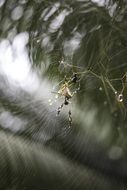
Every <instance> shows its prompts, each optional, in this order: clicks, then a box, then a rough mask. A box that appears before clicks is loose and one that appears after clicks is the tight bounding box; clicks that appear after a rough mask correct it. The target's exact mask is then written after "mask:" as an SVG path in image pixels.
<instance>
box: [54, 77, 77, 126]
mask: <svg viewBox="0 0 127 190" xmlns="http://www.w3.org/2000/svg"><path fill="white" fill-rule="evenodd" d="M75 84H78V88H74V89H73V91H72V87H73V86H74V85H75ZM79 90H80V80H79V78H78V76H77V73H74V74H73V75H72V77H70V78H67V77H65V78H64V80H63V82H62V84H61V85H59V89H58V91H57V92H56V93H57V95H58V97H59V96H60V97H61V96H62V97H64V102H63V103H62V104H61V105H60V106H59V107H58V110H57V115H59V114H60V112H61V110H62V108H63V107H64V105H66V106H67V105H69V103H70V100H71V98H72V97H73V96H74V94H75V93H77V91H79ZM68 121H69V127H71V126H72V116H71V110H69V112H68Z"/></svg>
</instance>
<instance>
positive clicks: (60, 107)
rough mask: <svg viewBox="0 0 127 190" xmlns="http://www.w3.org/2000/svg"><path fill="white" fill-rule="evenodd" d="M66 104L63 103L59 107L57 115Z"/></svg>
mask: <svg viewBox="0 0 127 190" xmlns="http://www.w3.org/2000/svg"><path fill="white" fill-rule="evenodd" d="M63 106H64V104H63V103H62V104H61V106H59V107H58V110H57V115H59V114H60V112H61V110H62V108H63Z"/></svg>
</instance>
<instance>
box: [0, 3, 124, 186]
mask: <svg viewBox="0 0 127 190" xmlns="http://www.w3.org/2000/svg"><path fill="white" fill-rule="evenodd" d="M126 12H127V1H126V0H121V1H117V0H116V1H115V0H100V1H97V0H74V1H71V0H63V1H62V0H58V1H55V0H52V1H48V0H10V1H8V0H1V2H0V42H1V41H2V40H3V39H8V40H9V41H10V43H13V40H14V38H15V36H16V35H17V34H19V33H21V32H27V33H28V34H29V42H28V44H27V50H28V52H29V59H30V61H31V64H32V68H33V70H34V71H36V72H37V73H38V76H39V77H40V80H41V81H43V80H45V79H46V80H48V81H50V83H51V86H52V83H53V82H54V81H58V82H60V81H61V80H63V79H64V78H65V76H67V77H68V78H70V77H71V76H72V75H73V73H78V77H79V79H81V80H80V91H79V92H78V93H77V94H76V95H75V97H74V98H72V116H73V117H72V119H73V126H72V128H71V129H70V128H68V126H67V125H68V124H67V122H68V118H67V117H68V116H67V114H68V113H66V116H64V115H62V113H61V115H60V117H59V118H56V115H55V112H51V110H50V108H48V107H49V105H48V106H47V105H45V100H42V99H34V95H33V94H30V93H27V92H25V91H23V89H20V88H19V89H18V90H16V89H15V88H14V87H10V85H9V83H8V82H7V81H6V80H5V78H4V76H2V75H1V74H0V81H1V84H0V114H1V115H2V114H3V112H4V111H6V112H7V113H6V114H7V117H8V121H9V118H11V117H15V118H16V117H18V119H19V120H16V121H15V122H16V123H18V122H19V121H20V120H21V121H23V122H24V123H23V124H22V127H21V128H20V129H19V130H18V129H17V130H16V131H15V130H12V129H8V128H7V127H5V126H4V124H5V123H2V124H1V123H0V129H1V131H3V132H2V134H3V133H4V132H5V133H9V134H10V132H11V133H12V134H13V135H14V136H15V135H16V136H17V137H16V138H18V137H19V136H20V137H22V138H23V139H27V140H29V141H31V142H33V141H35V144H36V143H37V144H38V143H39V144H44V145H45V146H46V147H50V148H51V149H52V150H55V151H57V153H61V154H62V155H63V156H64V157H66V158H68V159H70V162H72V163H73V162H74V163H75V162H76V164H79V165H80V166H82V167H83V169H85V167H86V166H87V167H89V168H90V169H91V170H92V172H93V171H94V172H95V173H94V175H95V176H96V177H98V173H96V172H100V173H101V174H102V176H103V175H104V176H106V179H105V180H106V182H105V183H104V184H106V185H107V184H109V186H110V185H111V184H112V185H111V186H110V187H109V188H107V186H106V185H103V186H99V187H98V184H101V182H100V181H101V180H100V181H98V183H97V184H95V188H94V187H93V188H92V187H90V186H89V187H86V188H85V189H113V188H114V189H116V187H117V185H114V184H115V183H116V184H117V182H116V181H117V180H116V181H115V180H114V178H116V179H117V178H118V180H119V181H120V183H119V182H118V183H119V188H118V189H124V185H123V186H121V181H122V184H124V183H125V181H126V180H125V179H126V177H127V149H126V147H127V138H126V136H127V126H126V123H127V98H126V97H127V85H126V82H127V53H126V51H127V39H126V35H127V13H126ZM11 88H14V89H13V92H11ZM40 88H41V87H40ZM5 89H6V90H5ZM8 89H9V90H8ZM45 91H46V89H42V94H44V92H45ZM51 91H52V89H51ZM13 93H14V94H13ZM14 95H16V96H14ZM67 109H68V108H67ZM8 112H9V113H11V114H10V115H9V114H8ZM66 112H68V111H66ZM2 117H3V116H2ZM14 124H15V123H14ZM12 125H13V124H12ZM1 131H0V132H1ZM13 140H14V139H13ZM19 141H20V139H19ZM12 144H13V143H12ZM21 144H22V142H21ZM0 146H1V147H2V145H0ZM12 146H13V145H12ZM14 146H15V145H14ZM19 146H20V145H19ZM21 146H22V145H21ZM5 147H6V146H5ZM5 149H6V148H5ZM28 149H29V147H28ZM5 152H6V150H5ZM42 152H43V150H42ZM30 154H31V153H30ZM34 154H35V155H36V153H34ZM38 154H39V153H37V155H38ZM5 157H6V153H5ZM7 157H9V155H7ZM99 159H100V162H99ZM24 160H25V158H24ZM42 160H43V159H42ZM43 161H44V160H43ZM37 162H39V161H38V160H37ZM53 162H54V161H53ZM63 162H64V161H63ZM97 162H98V163H97ZM40 165H41V162H40ZM74 166H75V164H74V165H73V167H74ZM93 169H94V170H93ZM75 175H76V174H75ZM83 175H84V176H86V174H83ZM110 175H111V176H112V178H113V180H114V181H115V182H114V181H111V182H110V183H109V181H110V179H109V178H110ZM104 176H103V177H104ZM107 176H108V177H109V178H108V180H107ZM103 177H102V178H103ZM88 178H89V174H88ZM100 179H101V177H100ZM65 180H66V179H65ZM73 180H74V179H70V183H71V182H72V181H73ZM85 180H87V179H85ZM97 180H98V179H97ZM95 181H96V179H95ZM102 181H103V180H102ZM77 184H78V183H77ZM125 185H127V184H125ZM85 186H87V183H86V184H83V186H82V188H83V189H84V187H85ZM16 188H17V187H16ZM36 188H37V187H36ZM47 188H48V187H47ZM68 188H74V187H73V186H71V185H70V186H69V187H68ZM12 189H13V188H12ZM14 189H15V187H14ZM24 189H25V187H24ZM38 189H40V187H38ZM77 189H81V186H80V185H77ZM125 189H126V187H125Z"/></svg>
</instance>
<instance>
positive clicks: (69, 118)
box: [68, 110, 72, 127]
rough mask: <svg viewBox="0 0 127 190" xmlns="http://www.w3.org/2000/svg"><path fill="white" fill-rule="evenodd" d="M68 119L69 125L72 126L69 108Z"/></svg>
mask: <svg viewBox="0 0 127 190" xmlns="http://www.w3.org/2000/svg"><path fill="white" fill-rule="evenodd" d="M68 116H69V117H68V121H69V127H72V116H71V111H70V110H69V112H68Z"/></svg>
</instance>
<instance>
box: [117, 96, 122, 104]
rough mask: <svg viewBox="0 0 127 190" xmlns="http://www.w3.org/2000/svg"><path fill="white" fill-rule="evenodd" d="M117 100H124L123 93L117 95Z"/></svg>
mask: <svg viewBox="0 0 127 190" xmlns="http://www.w3.org/2000/svg"><path fill="white" fill-rule="evenodd" d="M117 101H118V102H122V101H123V95H122V94H119V95H118V96H117Z"/></svg>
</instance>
